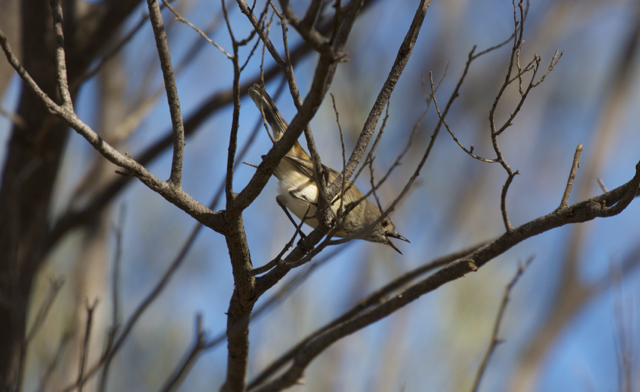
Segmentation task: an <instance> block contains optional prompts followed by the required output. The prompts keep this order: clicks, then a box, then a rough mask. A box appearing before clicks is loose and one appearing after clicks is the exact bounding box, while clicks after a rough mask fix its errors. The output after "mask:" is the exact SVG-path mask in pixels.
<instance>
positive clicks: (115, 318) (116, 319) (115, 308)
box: [98, 204, 127, 392]
mask: <svg viewBox="0 0 640 392" xmlns="http://www.w3.org/2000/svg"><path fill="white" fill-rule="evenodd" d="M126 211H127V208H126V206H125V205H124V204H123V205H122V206H120V216H119V218H118V225H117V226H116V227H115V229H114V232H115V237H116V245H115V246H116V249H115V252H114V256H113V271H112V273H111V326H110V327H109V331H108V333H107V343H106V344H105V348H104V353H108V352H110V351H111V349H112V348H113V342H114V341H115V338H116V336H117V334H118V330H119V329H120V262H121V259H122V233H123V231H124V222H125V217H126ZM112 359H113V356H108V357H106V359H105V361H104V365H103V366H102V371H101V372H100V381H99V383H98V391H99V392H104V391H105V390H106V389H107V380H108V377H109V369H110V367H111V361H112Z"/></svg>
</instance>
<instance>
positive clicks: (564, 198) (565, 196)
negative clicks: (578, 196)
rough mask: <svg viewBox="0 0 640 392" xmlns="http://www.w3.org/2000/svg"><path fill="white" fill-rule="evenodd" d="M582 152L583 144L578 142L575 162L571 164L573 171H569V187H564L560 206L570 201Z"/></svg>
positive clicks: (562, 206)
mask: <svg viewBox="0 0 640 392" xmlns="http://www.w3.org/2000/svg"><path fill="white" fill-rule="evenodd" d="M580 153H582V144H578V147H576V152H575V154H574V155H573V164H572V165H571V171H570V172H569V179H568V180H567V187H566V188H565V189H564V194H563V195H562V201H560V207H558V209H561V208H565V207H566V206H567V203H568V202H569V194H570V193H571V187H573V180H574V179H575V178H576V171H577V170H578V167H579V163H580Z"/></svg>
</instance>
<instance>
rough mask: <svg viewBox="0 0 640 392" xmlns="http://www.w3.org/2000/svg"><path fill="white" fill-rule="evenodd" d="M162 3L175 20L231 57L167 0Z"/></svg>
mask: <svg viewBox="0 0 640 392" xmlns="http://www.w3.org/2000/svg"><path fill="white" fill-rule="evenodd" d="M162 3H163V4H164V5H165V6H166V7H167V8H169V10H171V12H172V13H173V15H175V17H176V20H177V21H178V22H182V23H184V24H186V25H187V26H189V27H191V28H192V29H193V30H195V31H196V33H198V34H200V36H201V37H202V38H204V39H205V40H207V42H209V43H210V44H211V45H213V46H215V47H216V48H218V50H219V51H221V52H222V53H223V54H224V55H225V56H227V58H228V59H232V58H233V56H232V55H230V54H229V52H227V51H226V50H224V48H223V47H222V46H220V45H218V44H217V43H216V42H215V41H214V40H212V39H211V38H209V37H208V36H207V34H205V33H204V31H202V30H200V29H199V28H197V27H196V26H194V25H193V24H192V23H191V22H189V21H188V20H187V19H185V18H184V17H182V15H180V13H179V12H178V11H176V10H175V8H173V7H172V6H171V4H169V3H168V2H167V0H162Z"/></svg>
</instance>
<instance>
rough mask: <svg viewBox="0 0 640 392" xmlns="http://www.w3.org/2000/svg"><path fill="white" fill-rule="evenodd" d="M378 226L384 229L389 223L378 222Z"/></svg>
mask: <svg viewBox="0 0 640 392" xmlns="http://www.w3.org/2000/svg"><path fill="white" fill-rule="evenodd" d="M380 226H382V228H383V229H384V228H386V227H387V226H389V222H387V221H386V220H383V221H382V222H380Z"/></svg>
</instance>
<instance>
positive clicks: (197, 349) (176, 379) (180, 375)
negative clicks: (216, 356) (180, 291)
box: [160, 314, 208, 392]
mask: <svg viewBox="0 0 640 392" xmlns="http://www.w3.org/2000/svg"><path fill="white" fill-rule="evenodd" d="M195 325H196V328H195V339H194V342H193V345H192V346H191V348H190V349H189V351H188V352H187V353H186V354H185V356H184V358H183V359H182V361H181V364H180V365H179V366H178V367H176V369H175V370H174V371H173V373H172V374H171V376H170V377H169V378H168V379H167V381H165V383H164V386H163V387H162V389H160V391H162V392H171V391H175V390H176V389H177V388H178V387H179V386H180V384H181V383H182V381H184V378H185V377H186V376H187V374H188V373H189V371H190V370H191V368H192V367H193V365H194V364H195V363H196V361H197V360H198V358H199V356H200V354H202V351H203V350H204V349H205V348H206V343H207V335H208V334H207V332H205V331H204V330H203V329H202V315H201V314H197V315H196V322H195Z"/></svg>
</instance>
